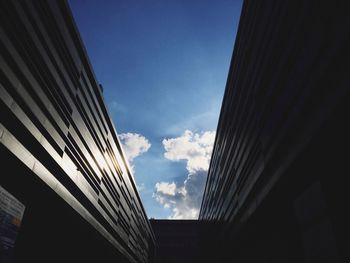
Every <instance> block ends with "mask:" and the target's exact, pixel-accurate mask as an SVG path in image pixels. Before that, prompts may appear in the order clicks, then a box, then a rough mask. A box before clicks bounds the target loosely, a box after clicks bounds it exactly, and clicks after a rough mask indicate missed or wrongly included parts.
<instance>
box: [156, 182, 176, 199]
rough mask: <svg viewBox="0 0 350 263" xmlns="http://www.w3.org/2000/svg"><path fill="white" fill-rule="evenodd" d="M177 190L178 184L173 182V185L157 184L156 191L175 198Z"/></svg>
mask: <svg viewBox="0 0 350 263" xmlns="http://www.w3.org/2000/svg"><path fill="white" fill-rule="evenodd" d="M175 190H176V184H175V183H174V182H172V183H166V182H160V183H156V191H157V192H160V193H163V194H167V195H172V196H174V195H175Z"/></svg>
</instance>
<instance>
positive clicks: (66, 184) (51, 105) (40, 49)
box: [0, 0, 154, 263]
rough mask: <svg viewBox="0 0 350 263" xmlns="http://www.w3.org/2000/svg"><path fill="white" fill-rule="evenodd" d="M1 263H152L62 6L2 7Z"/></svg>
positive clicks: (137, 207) (112, 137)
mask: <svg viewBox="0 0 350 263" xmlns="http://www.w3.org/2000/svg"><path fill="white" fill-rule="evenodd" d="M0 162H1V168H0V169H1V171H0V174H1V175H0V197H1V202H0V234H1V235H0V236H1V239H0V258H1V259H0V261H1V262H54V261H58V262H92V261H95V262H111V261H116V262H140V263H141V262H149V261H150V260H151V258H152V254H153V249H154V235H153V232H152V229H151V226H150V223H149V221H148V219H147V216H146V213H145V210H144V208H143V206H142V203H141V200H140V197H139V195H138V192H137V189H136V186H135V182H134V179H133V176H132V174H131V171H130V167H129V164H128V162H127V161H126V159H125V155H124V153H123V150H122V147H121V144H120V141H119V140H118V137H117V134H116V131H115V127H114V125H113V123H112V120H111V117H110V115H109V113H108V111H107V109H106V106H105V103H104V100H103V95H102V91H101V86H100V85H99V83H98V82H97V81H96V78H95V76H94V73H93V69H92V67H91V65H90V63H89V59H88V56H87V54H86V51H85V49H84V46H83V43H82V41H81V39H80V36H79V33H78V30H77V28H76V26H75V23H74V21H73V18H72V15H71V12H70V10H69V7H68V4H67V2H66V1H60V0H57V1H1V2H0Z"/></svg>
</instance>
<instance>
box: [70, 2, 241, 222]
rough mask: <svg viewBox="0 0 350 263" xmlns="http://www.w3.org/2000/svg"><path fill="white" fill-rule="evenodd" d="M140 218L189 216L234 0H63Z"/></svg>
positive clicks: (219, 89) (223, 70)
mask: <svg viewBox="0 0 350 263" xmlns="http://www.w3.org/2000/svg"><path fill="white" fill-rule="evenodd" d="M69 4H70V7H71V9H72V13H73V16H74V19H75V22H76V24H77V27H78V30H79V32H80V34H81V37H82V40H83V42H84V45H85V48H86V50H87V53H88V56H89V59H90V62H91V64H92V67H93V69H94V72H95V75H96V78H97V80H98V82H99V83H101V84H102V86H103V89H104V91H103V95H104V99H105V102H106V104H107V108H108V109H109V112H110V113H111V115H112V118H113V121H114V123H115V127H116V130H117V133H118V136H119V138H120V140H121V142H122V144H123V149H124V151H125V152H126V155H127V158H128V160H129V163H130V165H131V166H132V169H133V175H134V179H135V182H136V185H137V187H138V190H139V194H140V196H141V200H142V203H143V205H144V207H145V210H146V213H147V216H148V218H169V219H196V218H197V217H198V213H199V209H200V204H201V200H202V195H203V190H204V186H205V182H206V176H207V171H208V167H209V162H210V157H211V152H212V147H213V143H214V140H215V130H216V127H217V123H218V118H219V113H220V108H221V103H222V98H223V93H224V89H225V84H226V79H227V74H228V69H229V64H230V61H231V56H232V52H233V46H234V40H235V36H236V31H237V27H238V22H239V17H240V11H241V5H242V1H241V0H216V1H214V0H210V1H209V0H109V1H107V0H105V1H97V0H70V1H69Z"/></svg>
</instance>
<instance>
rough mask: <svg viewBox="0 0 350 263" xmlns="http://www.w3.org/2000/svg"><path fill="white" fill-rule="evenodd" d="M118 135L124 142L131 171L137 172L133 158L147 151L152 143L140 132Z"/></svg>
mask: <svg viewBox="0 0 350 263" xmlns="http://www.w3.org/2000/svg"><path fill="white" fill-rule="evenodd" d="M118 137H119V139H120V141H121V143H122V146H123V149H124V152H125V155H126V158H127V159H128V161H129V163H130V169H131V172H132V173H133V174H135V167H134V165H133V163H132V162H133V160H134V159H135V158H136V157H138V156H140V155H141V154H143V153H145V152H147V151H148V150H149V148H150V147H151V144H150V142H149V141H148V140H147V139H146V137H144V136H142V135H141V134H138V133H131V132H128V133H121V134H119V135H118ZM142 189H143V188H139V191H141V190H142Z"/></svg>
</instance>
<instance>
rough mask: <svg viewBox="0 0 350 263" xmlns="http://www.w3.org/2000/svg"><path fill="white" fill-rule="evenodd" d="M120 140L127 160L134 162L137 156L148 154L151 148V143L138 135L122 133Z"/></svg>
mask: <svg viewBox="0 0 350 263" xmlns="http://www.w3.org/2000/svg"><path fill="white" fill-rule="evenodd" d="M119 139H120V141H121V143H122V145H123V149H124V152H125V155H126V158H127V159H128V161H129V162H132V161H133V160H134V159H135V158H136V157H137V156H139V155H141V154H143V153H145V152H147V151H148V150H149V148H150V147H151V144H150V143H149V141H148V140H147V139H146V138H145V137H144V136H142V135H141V134H137V133H131V132H128V133H121V134H119Z"/></svg>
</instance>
